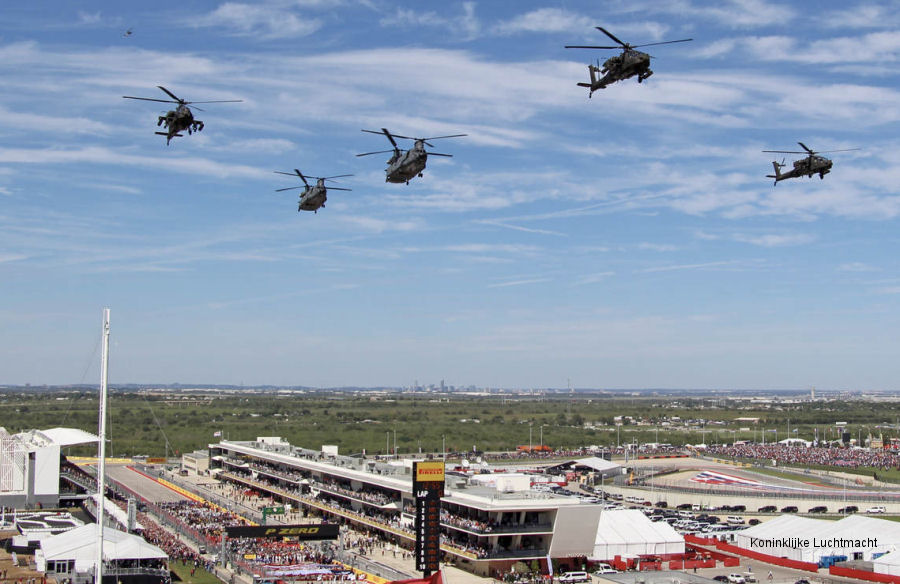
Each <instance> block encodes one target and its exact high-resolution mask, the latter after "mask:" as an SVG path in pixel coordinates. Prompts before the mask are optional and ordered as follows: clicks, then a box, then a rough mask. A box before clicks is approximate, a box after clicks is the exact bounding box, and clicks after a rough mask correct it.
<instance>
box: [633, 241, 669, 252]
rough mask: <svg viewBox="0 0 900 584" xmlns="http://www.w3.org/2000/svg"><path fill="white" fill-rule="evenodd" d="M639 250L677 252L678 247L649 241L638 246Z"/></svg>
mask: <svg viewBox="0 0 900 584" xmlns="http://www.w3.org/2000/svg"><path fill="white" fill-rule="evenodd" d="M638 249H642V250H648V251H659V252H666V251H676V250H677V249H678V247H676V246H674V245H672V244H670V243H650V242H647V241H644V242H641V243H639V244H638Z"/></svg>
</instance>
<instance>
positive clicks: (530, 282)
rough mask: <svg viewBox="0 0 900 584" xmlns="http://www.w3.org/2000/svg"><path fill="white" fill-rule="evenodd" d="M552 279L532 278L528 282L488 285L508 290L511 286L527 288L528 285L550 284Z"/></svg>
mask: <svg viewBox="0 0 900 584" xmlns="http://www.w3.org/2000/svg"><path fill="white" fill-rule="evenodd" d="M549 281H550V278H531V279H528V280H513V281H512V282H500V283H498V284H488V286H487V287H488V288H508V287H510V286H525V285H527V284H541V283H543V282H549Z"/></svg>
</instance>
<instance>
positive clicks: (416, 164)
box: [357, 128, 467, 184]
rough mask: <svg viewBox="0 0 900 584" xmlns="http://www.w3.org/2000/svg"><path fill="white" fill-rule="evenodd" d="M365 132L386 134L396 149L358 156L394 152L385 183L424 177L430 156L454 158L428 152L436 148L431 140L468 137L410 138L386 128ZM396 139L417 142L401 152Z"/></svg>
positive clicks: (448, 155) (386, 171) (456, 135)
mask: <svg viewBox="0 0 900 584" xmlns="http://www.w3.org/2000/svg"><path fill="white" fill-rule="evenodd" d="M363 132H368V133H370V134H384V135H385V136H387V139H388V140H390V142H391V146H393V147H394V149H393V150H379V151H377V152H365V153H363V154H357V156H368V155H370V154H384V153H385V152H393V156H391V158H390V160H388V161H387V165H388V167H387V168H386V169H385V171H384V172H385V174H386V175H387V176H386V178H385V179H384V181H385V182H392V183H406V184H409V181H410V180H411V179H413V178H415V177H417V176H422V171H423V170H425V161H426V160H427V159H428V155H429V154H430V155H432V156H447V157H448V158H449V157H452V156H453V155H452V154H441V153H439V152H426V151H425V146H429V147H431V148H434V146H432V145H431V144H429V143H428V141H429V140H439V139H441V138H460V137H462V136H466V135H467V134H453V135H451V136H434V137H433V138H410V137H409V136H401V135H400V134H391V133H390V132H389V131H388V130H387V129H386V128H381V131H380V132H376V131H374V130H363ZM394 138H403V139H404V140H415V144H414V145H413V147H412V148H410V149H409V150H401V149H400V148H399V147H398V146H397V142H395V141H394Z"/></svg>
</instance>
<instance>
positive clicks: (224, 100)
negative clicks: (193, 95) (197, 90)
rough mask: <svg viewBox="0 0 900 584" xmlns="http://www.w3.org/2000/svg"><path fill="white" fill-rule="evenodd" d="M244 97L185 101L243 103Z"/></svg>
mask: <svg viewBox="0 0 900 584" xmlns="http://www.w3.org/2000/svg"><path fill="white" fill-rule="evenodd" d="M243 101H244V100H243V99H214V100H212V101H186V102H184V103H186V104H188V103H243Z"/></svg>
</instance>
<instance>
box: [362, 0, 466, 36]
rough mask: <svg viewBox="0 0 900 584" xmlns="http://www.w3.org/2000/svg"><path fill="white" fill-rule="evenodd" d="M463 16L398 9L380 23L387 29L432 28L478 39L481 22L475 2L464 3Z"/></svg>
mask: <svg viewBox="0 0 900 584" xmlns="http://www.w3.org/2000/svg"><path fill="white" fill-rule="evenodd" d="M454 6H455V5H454ZM461 6H462V14H459V15H455V16H444V15H440V14H438V13H437V12H434V11H427V12H425V11H421V10H418V9H404V8H397V9H396V11H395V12H394V13H393V14H391V15H388V16H385V17H382V18H381V20H380V21H379V24H381V26H385V27H400V28H411V27H431V28H443V29H447V30H448V31H450V32H451V33H452V34H454V35H456V36H458V37H461V38H462V39H464V40H472V39H475V38H477V37H478V36H479V35H480V33H481V21H480V20H479V19H478V17H477V16H476V15H475V2H463V3H462V4H461Z"/></svg>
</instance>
